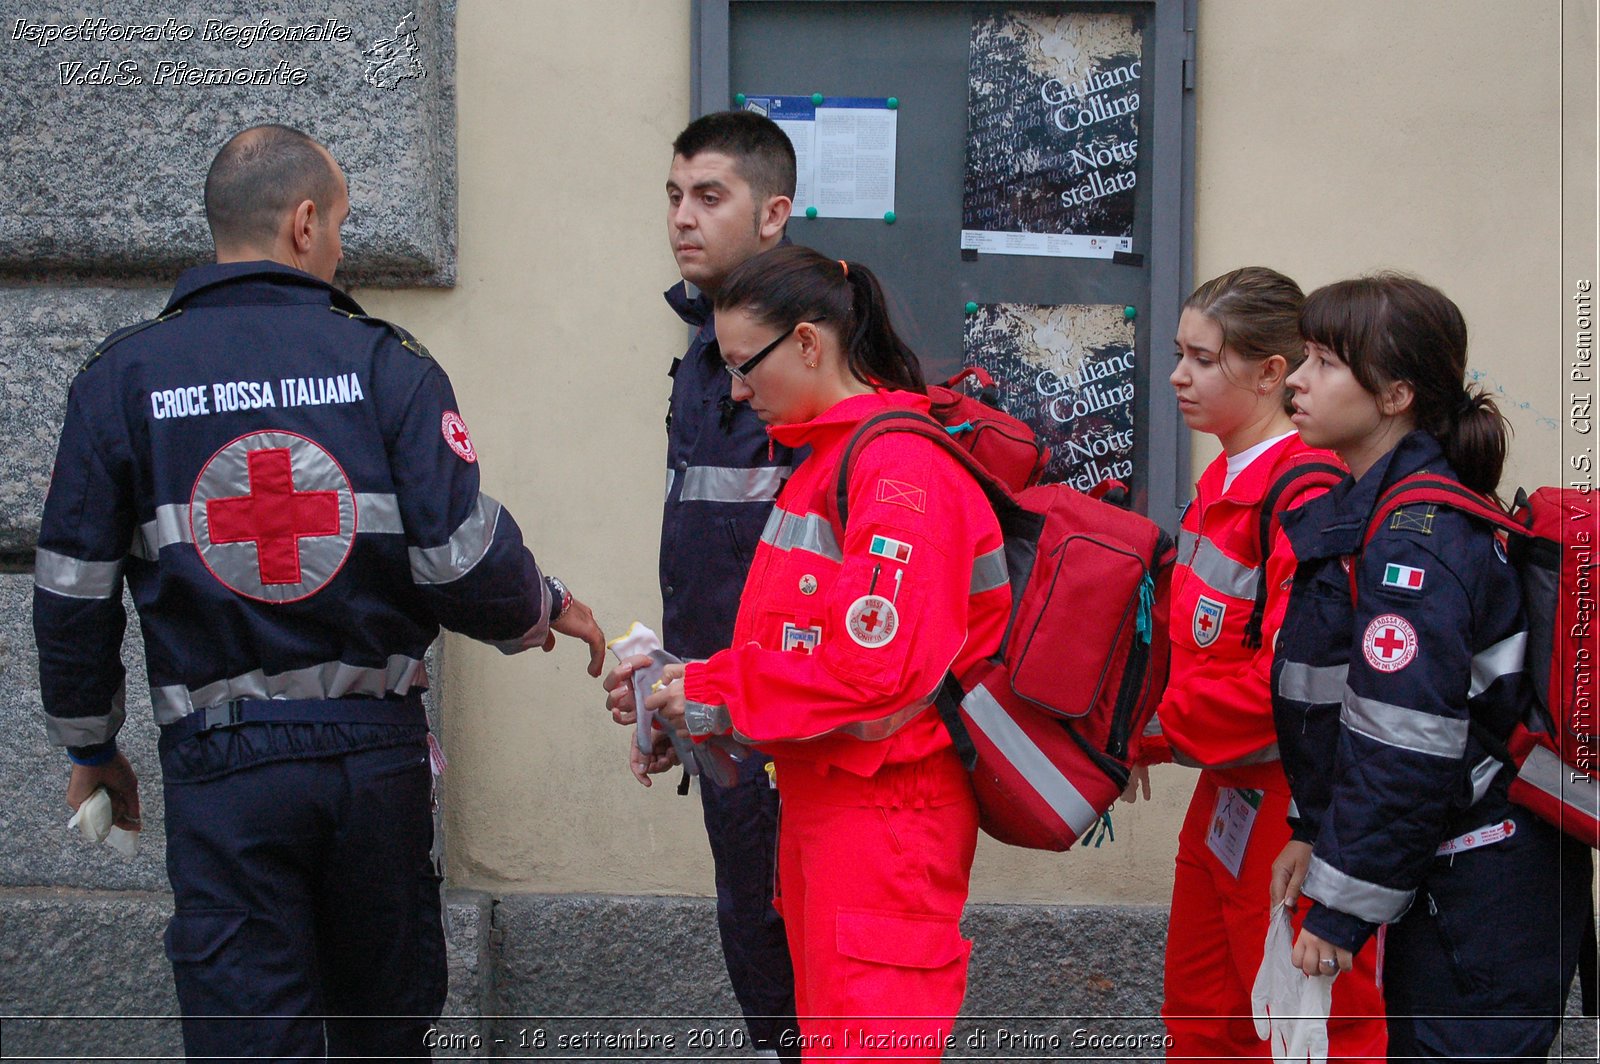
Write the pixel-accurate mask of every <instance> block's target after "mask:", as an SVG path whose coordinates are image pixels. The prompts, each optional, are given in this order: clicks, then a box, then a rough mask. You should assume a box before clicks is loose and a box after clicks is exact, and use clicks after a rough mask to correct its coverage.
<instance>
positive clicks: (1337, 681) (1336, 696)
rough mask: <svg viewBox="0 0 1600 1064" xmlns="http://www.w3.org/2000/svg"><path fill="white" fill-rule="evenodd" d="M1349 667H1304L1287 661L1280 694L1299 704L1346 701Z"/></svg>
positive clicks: (1284, 665)
mask: <svg viewBox="0 0 1600 1064" xmlns="http://www.w3.org/2000/svg"><path fill="white" fill-rule="evenodd" d="M1349 678H1350V666H1348V665H1320V666H1319V665H1302V664H1300V663H1299V662H1298V661H1286V662H1284V663H1283V670H1282V671H1281V672H1280V673H1278V694H1279V695H1280V696H1282V697H1283V698H1287V699H1290V700H1292V701H1295V702H1308V703H1313V704H1315V703H1328V702H1338V701H1340V700H1341V699H1343V698H1344V686H1345V681H1346V680H1348V679H1349Z"/></svg>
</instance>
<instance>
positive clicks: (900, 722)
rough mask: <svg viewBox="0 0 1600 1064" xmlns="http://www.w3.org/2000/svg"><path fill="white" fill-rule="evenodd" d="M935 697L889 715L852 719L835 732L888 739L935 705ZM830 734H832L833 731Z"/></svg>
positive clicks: (865, 738)
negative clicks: (869, 718) (868, 718)
mask: <svg viewBox="0 0 1600 1064" xmlns="http://www.w3.org/2000/svg"><path fill="white" fill-rule="evenodd" d="M933 697H934V696H933V695H929V696H928V697H927V698H924V699H922V700H921V701H920V702H913V703H912V704H911V705H909V706H906V707H905V708H903V709H897V710H895V711H894V712H893V713H891V714H889V715H888V716H887V717H879V718H878V719H877V720H858V721H852V722H851V723H849V724H846V725H843V726H842V727H838V728H835V729H834V732H838V733H840V734H842V735H853V736H855V737H856V738H857V739H862V740H865V741H866V742H869V743H875V742H877V741H879V740H880V739H887V738H888V737H889V736H891V735H893V734H894V733H895V732H897V731H899V730H900V729H901V728H903V727H905V726H906V725H907V724H909V723H910V722H911V720H912V718H914V717H916V716H918V715H920V714H921V713H922V712H923V711H924V710H926V709H927V708H928V707H929V706H931V705H933ZM829 734H830V735H831V734H833V732H830V733H829Z"/></svg>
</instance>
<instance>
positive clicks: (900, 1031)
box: [774, 750, 978, 1061]
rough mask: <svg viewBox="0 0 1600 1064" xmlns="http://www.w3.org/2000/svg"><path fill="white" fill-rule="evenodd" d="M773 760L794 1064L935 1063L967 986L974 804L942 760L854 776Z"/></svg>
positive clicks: (948, 761)
mask: <svg viewBox="0 0 1600 1064" xmlns="http://www.w3.org/2000/svg"><path fill="white" fill-rule="evenodd" d="M774 760H775V761H776V762H777V766H778V767H777V776H778V794H779V796H780V798H781V799H782V811H781V814H780V816H781V819H780V822H779V827H778V897H777V899H776V903H777V905H778V908H779V910H780V911H781V912H782V913H783V920H784V926H785V927H786V928H787V929H788V933H789V952H790V956H791V958H792V959H793V962H794V990H795V1012H796V1014H797V1015H798V1017H799V1020H800V1037H801V1046H800V1049H801V1055H802V1056H803V1057H804V1058H805V1059H807V1060H841V1061H843V1060H868V1059H875V1058H882V1057H895V1058H898V1059H900V1060H927V1061H935V1060H938V1059H939V1058H940V1056H941V1055H942V1054H943V1052H944V1049H945V1046H946V1042H947V1039H948V1038H949V1037H950V1031H951V1028H952V1027H953V1026H954V1023H955V1016H956V1013H957V1012H959V1011H960V1010H961V999H962V998H963V997H964V996H965V995H966V988H967V957H968V954H969V953H970V952H971V950H972V943H971V941H969V940H968V939H965V938H962V937H961V927H960V921H961V909H962V906H963V905H965V904H966V900H967V881H968V879H969V877H970V876H971V873H972V854H973V850H974V848H975V847H976V845H977V839H978V809H977V804H976V802H975V800H974V798H973V795H972V784H971V782H970V781H969V780H968V778H967V773H966V771H965V770H964V769H963V768H962V767H961V763H960V762H959V761H958V760H957V759H956V756H955V754H954V753H952V752H950V751H948V750H947V751H944V752H942V753H940V754H938V755H935V756H934V757H931V758H928V759H926V760H924V761H921V762H917V763H915V764H910V765H886V766H884V767H883V768H881V769H879V770H878V772H877V773H875V774H874V775H873V776H872V777H870V778H867V779H862V778H861V777H859V776H853V775H851V774H850V773H847V772H842V771H838V770H833V771H829V770H828V769H826V768H825V767H824V768H821V769H819V768H818V767H817V766H816V765H814V764H810V763H806V762H798V761H786V759H785V758H784V757H783V756H782V755H781V754H780V755H778V756H777V757H776V758H775V759H774Z"/></svg>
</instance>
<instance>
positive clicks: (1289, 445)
mask: <svg viewBox="0 0 1600 1064" xmlns="http://www.w3.org/2000/svg"><path fill="white" fill-rule="evenodd" d="M1309 449H1310V448H1308V447H1306V445H1305V443H1304V442H1303V441H1302V440H1301V439H1300V434H1299V433H1290V434H1289V435H1288V436H1287V437H1285V438H1284V439H1281V440H1279V441H1278V442H1277V443H1275V444H1273V445H1272V446H1271V447H1268V448H1267V449H1266V450H1265V451H1263V452H1262V453H1261V454H1259V455H1257V456H1256V460H1255V461H1254V462H1251V463H1250V464H1249V465H1247V466H1245V467H1244V469H1243V470H1242V471H1240V473H1239V475H1238V476H1236V477H1234V478H1233V483H1232V484H1230V485H1228V501H1229V502H1230V503H1238V504H1239V505H1241V506H1252V505H1254V504H1256V503H1259V502H1260V501H1261V500H1262V499H1264V498H1265V497H1266V494H1267V489H1268V488H1270V487H1271V486H1272V482H1273V481H1274V480H1276V479H1277V476H1278V474H1279V473H1280V472H1281V467H1280V465H1279V463H1280V462H1282V461H1283V460H1284V459H1285V458H1287V457H1289V456H1290V455H1293V454H1295V453H1296V452H1297V451H1303V450H1309ZM1227 477H1228V459H1227V456H1226V455H1224V456H1222V457H1221V458H1219V459H1217V461H1215V462H1212V463H1211V464H1210V465H1209V466H1207V467H1206V470H1205V472H1204V473H1202V474H1200V487H1201V488H1202V489H1203V493H1204V494H1206V495H1207V496H1208V497H1209V498H1213V499H1215V498H1219V497H1220V496H1221V495H1222V483H1223V481H1224V480H1226V479H1227Z"/></svg>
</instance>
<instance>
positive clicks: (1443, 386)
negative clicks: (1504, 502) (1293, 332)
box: [1300, 273, 1511, 496]
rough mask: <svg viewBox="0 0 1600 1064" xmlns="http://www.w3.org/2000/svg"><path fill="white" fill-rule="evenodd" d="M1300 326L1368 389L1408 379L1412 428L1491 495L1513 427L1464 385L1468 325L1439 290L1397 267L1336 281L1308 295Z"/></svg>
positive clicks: (1376, 391) (1470, 483) (1468, 481)
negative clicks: (1425, 435)
mask: <svg viewBox="0 0 1600 1064" xmlns="http://www.w3.org/2000/svg"><path fill="white" fill-rule="evenodd" d="M1300 331H1301V333H1302V334H1303V335H1304V336H1305V338H1306V340H1307V341H1309V342H1311V343H1317V344H1321V345H1322V346H1324V347H1326V348H1328V349H1329V350H1331V351H1334V352H1335V353H1337V354H1338V356H1339V357H1340V358H1342V359H1343V360H1344V361H1345V364H1346V365H1348V366H1349V367H1350V372H1351V373H1352V374H1353V375H1354V376H1355V378H1356V380H1357V381H1358V382H1359V383H1360V384H1361V386H1362V387H1363V388H1365V389H1366V390H1367V391H1369V392H1371V393H1372V394H1373V395H1381V394H1382V393H1383V391H1384V389H1385V388H1386V387H1387V386H1388V385H1390V384H1392V383H1396V382H1399V381H1404V382H1406V383H1407V384H1409V385H1411V389H1412V392H1413V395H1414V398H1413V399H1412V406H1411V412H1412V415H1413V417H1414V418H1415V420H1416V425H1417V428H1419V429H1422V430H1423V431H1425V432H1427V433H1429V434H1430V435H1432V436H1433V437H1434V438H1435V439H1437V440H1438V441H1439V445H1440V446H1441V447H1442V448H1443V449H1444V454H1445V458H1447V459H1448V460H1449V462H1450V466H1451V468H1452V469H1454V470H1455V472H1456V475H1457V476H1459V477H1460V478H1461V483H1462V484H1464V485H1465V486H1466V487H1468V488H1471V489H1472V490H1473V491H1476V492H1479V493H1481V494H1484V495H1490V496H1493V495H1494V494H1495V488H1496V487H1498V486H1499V484H1500V474H1501V472H1502V471H1503V470H1504V468H1505V461H1506V447H1507V444H1508V443H1509V442H1510V434H1511V426H1510V425H1509V424H1508V423H1507V422H1506V419H1505V417H1504V416H1503V415H1502V414H1501V413H1500V409H1499V407H1497V406H1495V403H1494V400H1493V399H1491V398H1489V396H1488V395H1487V394H1485V393H1484V391H1483V389H1482V388H1479V387H1476V386H1474V387H1467V386H1466V371H1467V323H1466V320H1465V319H1464V318H1462V316H1461V310H1460V308H1458V307H1457V306H1456V305H1455V304H1454V303H1452V302H1451V301H1450V299H1449V298H1448V297H1447V296H1446V295H1445V294H1444V293H1443V292H1441V291H1439V290H1438V289H1437V288H1434V287H1433V286H1432V285H1429V284H1424V283H1423V282H1422V281H1419V280H1417V279H1416V278H1415V277H1407V276H1405V275H1404V274H1399V273H1379V274H1375V275H1373V276H1371V277H1357V278H1355V279H1354V280H1349V281H1337V282H1335V283H1334V284H1330V285H1325V286H1324V287H1322V288H1319V289H1317V290H1316V291H1315V292H1312V293H1311V295H1309V296H1307V297H1306V304H1305V308H1304V309H1303V310H1302V311H1301V312H1300Z"/></svg>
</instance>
